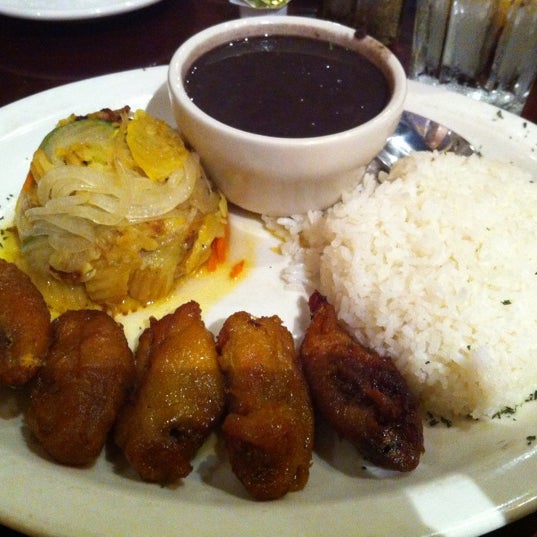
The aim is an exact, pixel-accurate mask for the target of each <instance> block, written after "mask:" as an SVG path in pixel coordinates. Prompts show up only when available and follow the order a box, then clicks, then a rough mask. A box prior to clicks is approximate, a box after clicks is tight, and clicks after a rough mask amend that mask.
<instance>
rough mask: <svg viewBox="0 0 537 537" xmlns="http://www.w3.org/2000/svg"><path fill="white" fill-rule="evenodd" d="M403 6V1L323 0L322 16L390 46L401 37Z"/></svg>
mask: <svg viewBox="0 0 537 537" xmlns="http://www.w3.org/2000/svg"><path fill="white" fill-rule="evenodd" d="M402 6H403V0H323V4H322V11H321V16H322V17H323V18H325V19H330V20H335V21H338V22H341V23H343V24H346V25H347V26H350V27H352V28H357V29H364V30H365V31H366V32H367V33H368V34H369V35H371V36H372V37H374V38H376V39H378V40H379V41H382V42H383V43H384V44H386V45H390V44H391V43H393V42H394V41H395V40H396V39H397V37H398V35H399V23H400V19H401V10H402Z"/></svg>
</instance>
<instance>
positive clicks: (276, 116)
mask: <svg viewBox="0 0 537 537" xmlns="http://www.w3.org/2000/svg"><path fill="white" fill-rule="evenodd" d="M291 73H293V76H290V74H291ZM364 80H367V84H364V83H363V81H364ZM213 88H219V91H214V89H213ZM185 89H186V91H187V93H188V95H189V97H190V98H191V99H192V101H193V102H194V104H196V105H197V106H198V107H199V108H201V109H202V110H203V111H204V112H206V113H207V114H209V115H210V116H211V117H213V118H215V119H217V120H218V121H221V122H222V123H225V124H227V125H230V126H232V127H235V128H237V129H241V130H244V131H247V132H252V133H255V134H262V135H265V136H276V137H284V138H308V137H314V136H323V135H327V134H334V133H338V132H342V131H346V130H348V129H352V128H354V127H357V126H358V125H361V124H363V123H366V122H368V121H369V120H371V119H372V118H374V117H375V116H377V115H378V114H379V113H380V112H381V111H382V110H383V109H384V108H385V107H386V105H387V103H388V101H389V99H390V85H389V83H388V79H387V78H386V76H385V74H384V73H383V71H382V70H381V69H380V68H379V67H378V66H377V65H375V64H374V63H373V61H371V60H370V59H369V58H366V56H365V55H362V54H360V53H358V52H357V51H356V50H353V49H352V48H347V47H344V46H341V45H339V44H337V43H334V42H329V41H326V40H323V39H317V38H311V37H304V36H297V35H270V34H269V35H266V34H265V35H258V36H255V35H254V36H252V35H250V36H248V37H246V38H240V39H235V40H233V41H231V42H228V43H223V44H221V45H219V46H216V47H215V48H213V49H211V50H209V51H207V52H205V53H204V54H203V55H201V56H200V57H199V58H198V59H197V60H196V61H195V62H194V63H193V64H192V65H191V66H190V68H189V71H188V73H187V75H186V77H185ZM253 96H255V98H253ZM290 117H292V118H293V121H289V118H290Z"/></svg>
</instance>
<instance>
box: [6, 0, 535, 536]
mask: <svg viewBox="0 0 537 537" xmlns="http://www.w3.org/2000/svg"><path fill="white" fill-rule="evenodd" d="M317 4H318V1H317V0H293V1H292V2H291V4H290V7H289V13H290V14H301V15H310V16H315V15H316V14H317V13H318V5H317ZM413 7H414V5H413V2H412V1H411V0H410V1H409V0H407V5H406V7H405V12H404V15H403V23H402V32H401V38H400V40H399V42H398V43H396V44H395V45H394V46H393V50H394V52H395V53H396V54H397V55H398V56H399V58H400V59H401V61H402V62H403V64H405V65H407V63H408V57H409V43H410V36H411V28H412V17H413V11H414V9H413ZM237 17H238V9H237V8H236V7H235V6H233V5H230V4H229V3H228V2H227V0H162V1H161V2H158V3H156V4H153V5H151V6H149V7H146V8H143V9H140V10H137V11H133V12H129V13H124V14H121V15H115V16H111V17H104V18H95V19H92V20H84V21H70V22H67V21H65V22H62V21H43V20H24V19H18V18H13V17H6V16H0V50H1V51H2V53H1V55H0V106H4V105H6V104H9V103H11V102H13V101H16V100H18V99H21V98H23V97H27V96H30V95H33V94H35V93H38V92H40V91H43V90H46V89H49V88H52V87H56V86H60V85H62V84H66V83H69V82H73V81H75V80H81V79H86V78H91V77H94V76H98V75H103V74H108V73H114V72H118V71H124V70H127V69H134V68H141V67H150V66H155V65H164V64H167V63H168V62H169V60H170V58H171V55H172V53H173V52H174V51H175V50H176V49H177V47H178V46H179V45H180V44H181V43H182V42H183V41H184V40H185V39H187V38H188V37H190V36H191V35H193V34H194V33H196V32H198V31H199V30H202V29H203V28H205V27H207V26H210V25H212V24H216V23H219V22H222V21H224V20H228V19H232V18H237ZM522 115H523V116H524V117H525V118H526V119H528V120H529V121H532V122H534V123H537V84H536V85H535V88H534V91H533V92H532V94H531V95H530V99H529V101H528V104H527V106H526V108H525V109H524V111H523V113H522ZM532 478H535V477H534V476H532ZM0 535H2V536H3V537H17V536H18V537H22V534H20V533H17V532H16V531H14V530H11V529H8V528H5V527H3V526H1V525H0ZM515 536H516V537H537V513H534V514H531V515H529V516H527V517H526V518H523V519H521V520H518V521H515V522H512V523H510V524H509V525H507V526H506V527H504V528H501V529H499V530H496V531H493V532H492V533H489V534H487V537H515Z"/></svg>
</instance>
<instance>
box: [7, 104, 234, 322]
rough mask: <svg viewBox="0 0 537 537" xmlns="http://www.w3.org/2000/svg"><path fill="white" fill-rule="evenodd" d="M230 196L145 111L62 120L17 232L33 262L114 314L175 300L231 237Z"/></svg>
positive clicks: (43, 155)
mask: <svg viewBox="0 0 537 537" xmlns="http://www.w3.org/2000/svg"><path fill="white" fill-rule="evenodd" d="M226 221H227V207H226V200H225V199H224V197H223V196H222V195H221V194H219V193H218V192H217V191H215V190H214V189H213V188H212V186H211V184H210V183H209V181H208V180H207V178H206V176H205V174H204V171H203V169H202V167H201V165H200V163H199V159H198V157H197V155H196V154H194V153H192V152H190V151H188V150H187V149H186V147H185V145H184V143H183V141H182V139H181V138H180V136H179V134H178V133H177V132H176V131H175V130H174V129H172V128H171V127H170V126H169V125H167V124H166V123H165V122H164V121H162V120H160V119H158V118H155V117H153V116H151V115H149V114H148V113H146V112H144V111H143V110H138V111H136V112H135V113H131V112H130V110H129V108H128V107H125V108H123V109H121V110H116V111H112V110H107V109H106V110H102V111H100V112H96V113H93V114H88V115H86V116H74V115H72V116H70V117H69V118H67V119H65V120H63V121H61V122H60V123H59V124H58V126H57V127H56V128H55V129H54V130H52V131H51V132H50V133H49V134H48V135H47V136H46V137H45V138H44V140H43V141H42V142H41V144H40V146H39V148H38V149H37V150H36V151H35V153H34V155H33V158H32V161H31V164H30V171H29V174H28V177H27V180H26V182H25V184H24V186H23V189H22V191H21V193H20V195H19V198H18V201H17V206H16V213H15V225H16V228H17V231H18V235H19V237H20V240H21V250H22V252H23V254H24V257H25V259H26V260H27V264H28V265H29V266H31V267H32V270H35V271H36V272H37V273H39V274H40V275H46V276H47V277H48V278H49V280H54V279H57V280H60V281H63V282H66V283H67V284H69V285H75V286H83V287H84V289H85V291H86V292H87V294H88V296H89V298H90V299H91V300H92V301H93V302H95V303H97V304H99V305H102V306H104V307H105V308H108V309H110V310H114V311H117V310H129V309H132V308H134V307H136V305H137V304H142V305H145V304H148V303H150V302H153V301H155V300H157V299H160V298H162V297H164V296H166V295H167V294H168V293H169V292H170V290H171V289H172V287H173V285H174V283H175V282H176V281H177V280H178V279H179V278H180V277H182V276H183V275H185V274H188V273H190V272H192V271H193V270H195V269H197V268H198V267H199V266H200V265H202V264H203V263H204V262H205V261H206V260H207V259H208V258H209V256H210V253H211V247H210V246H211V243H212V242H213V241H214V240H215V239H217V238H218V237H223V235H224V231H225V227H226Z"/></svg>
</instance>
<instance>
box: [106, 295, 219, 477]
mask: <svg viewBox="0 0 537 537" xmlns="http://www.w3.org/2000/svg"><path fill="white" fill-rule="evenodd" d="M135 361H136V368H137V377H138V380H137V387H136V389H135V391H134V393H133V396H132V398H131V399H130V400H129V401H128V402H127V404H126V405H125V407H124V408H123V409H122V411H121V413H120V416H119V418H118V421H117V424H116V429H115V440H116V443H117V444H118V446H119V447H120V448H121V449H122V450H123V452H124V454H125V456H126V458H127V460H128V461H129V463H130V464H131V466H132V467H133V468H134V469H135V470H136V471H137V472H138V474H139V475H140V476H141V478H142V479H144V480H145V481H151V482H158V483H162V484H168V483H173V482H175V481H177V480H178V479H180V478H182V477H186V476H187V475H188V474H189V473H190V472H191V470H192V464H191V461H192V459H193V457H194V456H195V454H196V452H197V451H198V449H199V448H200V447H201V446H202V444H203V443H204V441H205V440H206V438H207V437H208V436H209V434H210V433H211V432H212V430H213V429H214V427H215V426H216V425H217V424H218V423H219V420H220V418H221V416H222V413H223V410H224V388H223V381H222V375H221V372H220V370H219V368H218V362H217V357H216V348H215V343H214V338H213V335H212V334H211V332H209V330H207V329H206V327H205V325H204V323H203V321H202V319H201V312H200V307H199V305H198V304H197V303H196V302H194V301H191V302H188V303H186V304H183V305H182V306H180V307H179V308H177V309H176V310H175V312H174V313H171V314H168V315H166V316H164V317H163V318H162V319H160V320H156V319H154V318H152V319H151V320H150V326H149V328H147V329H146V330H145V331H144V332H143V334H142V335H141V336H140V340H139V343H138V348H137V350H136V356H135Z"/></svg>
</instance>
